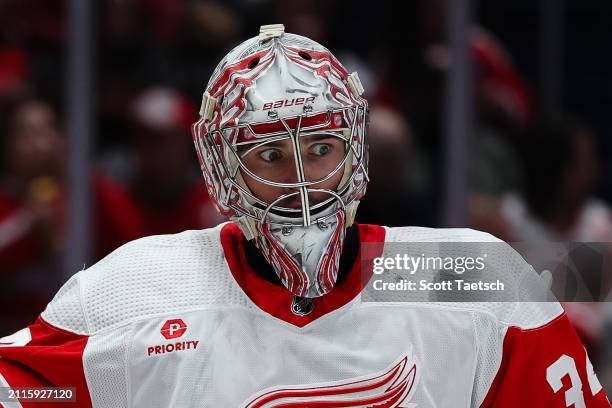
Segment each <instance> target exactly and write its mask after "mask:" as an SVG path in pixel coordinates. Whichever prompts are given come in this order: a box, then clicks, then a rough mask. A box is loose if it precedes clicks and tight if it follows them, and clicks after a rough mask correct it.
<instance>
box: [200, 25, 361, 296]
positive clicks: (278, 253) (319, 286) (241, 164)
mask: <svg viewBox="0 0 612 408" xmlns="http://www.w3.org/2000/svg"><path fill="white" fill-rule="evenodd" d="M362 93H363V88H362V86H361V83H360V81H359V78H358V76H357V74H356V73H352V74H349V73H348V72H347V70H346V69H345V68H344V67H343V66H342V64H340V62H339V61H338V60H337V59H336V58H335V57H334V56H333V55H332V54H331V53H330V52H329V50H327V49H326V48H325V47H323V46H321V45H320V44H318V43H316V42H314V41H312V40H310V39H308V38H306V37H302V36H299V35H294V34H289V33H285V32H284V27H283V26H282V25H280V24H278V25H269V26H262V27H261V29H260V34H259V36H258V37H254V38H251V39H249V40H247V41H245V42H244V43H242V44H240V45H239V46H237V47H236V48H234V49H233V50H232V51H230V53H229V54H227V56H226V57H225V58H224V59H223V60H222V61H221V62H220V63H219V65H218V66H217V68H216V69H215V71H214V72H213V75H212V77H211V79H210V81H209V83H208V85H207V87H206V90H205V92H204V96H203V100H202V107H201V109H200V119H199V120H198V121H197V122H196V123H195V124H194V125H193V127H192V134H193V138H194V142H195V146H196V150H197V153H198V158H199V161H200V165H201V168H202V172H203V174H204V179H205V181H206V185H207V188H208V192H209V194H210V196H211V198H212V199H213V201H214V202H215V204H216V206H217V209H218V210H219V211H220V212H221V214H223V215H225V216H227V217H230V219H232V220H233V221H234V222H236V223H237V225H238V226H239V227H240V229H241V230H242V231H243V233H244V235H245V237H246V238H247V239H248V240H253V242H254V244H255V245H256V246H257V248H258V249H259V250H260V251H261V252H262V254H263V255H264V257H265V258H266V260H267V261H268V262H269V263H270V265H271V266H272V267H273V269H274V271H275V272H276V274H277V275H278V277H279V278H280V280H281V281H282V283H283V284H284V285H285V286H286V287H287V289H288V290H289V291H291V292H292V293H293V294H294V295H296V296H301V297H310V298H311V297H318V296H322V295H324V294H326V293H328V292H329V291H330V290H331V289H332V288H333V287H334V285H335V283H336V279H337V275H338V267H339V261H340V253H341V251H342V245H343V242H344V237H345V232H346V229H347V228H348V227H349V226H350V225H351V224H352V223H353V220H354V216H355V211H356V209H357V205H358V204H359V199H360V198H361V197H362V196H363V194H364V193H365V189H366V184H367V149H366V145H365V140H364V139H365V135H366V121H367V120H366V119H367V110H368V107H367V102H366V100H365V99H363V98H362V97H361V94H362ZM253 163H256V164H255V165H253ZM330 183H331V184H330ZM261 186H264V189H267V191H268V194H258V192H257V190H261ZM270 192H272V194H270Z"/></svg>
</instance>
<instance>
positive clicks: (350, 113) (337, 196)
mask: <svg viewBox="0 0 612 408" xmlns="http://www.w3.org/2000/svg"><path fill="white" fill-rule="evenodd" d="M274 116H275V112H274V111H270V112H269V114H268V117H271V118H274ZM366 116H367V107H366V106H362V105H351V106H347V107H341V108H336V109H329V110H327V111H324V112H308V110H307V109H305V112H304V113H303V114H301V115H296V116H289V117H283V118H275V119H274V120H270V121H266V122H258V123H244V124H238V125H235V126H225V127H221V128H219V129H213V130H210V131H208V132H206V131H205V130H204V129H205V127H204V126H202V124H200V125H198V124H196V132H197V133H196V134H197V138H196V149H197V150H198V155H199V156H200V160H201V162H202V167H203V170H204V173H205V177H206V176H207V174H206V173H207V172H208V176H210V177H211V181H213V182H216V183H215V188H214V189H213V191H210V188H209V191H210V192H211V193H213V194H214V195H215V197H214V198H215V199H216V200H217V203H218V205H219V206H220V207H221V209H222V210H225V211H224V212H225V213H226V214H227V215H230V216H238V217H239V216H246V217H249V218H251V219H253V220H255V221H257V222H260V223H266V224H270V225H280V226H287V225H296V226H297V225H301V226H304V227H308V226H310V225H313V224H315V223H316V224H318V225H319V226H324V225H325V221H326V220H327V219H328V218H330V217H334V216H335V215H336V214H337V213H338V212H339V211H346V207H347V206H348V205H349V204H351V203H352V202H353V201H355V200H358V199H359V198H360V197H361V196H362V195H363V193H364V192H365V186H366V184H367V181H368V179H367V148H366V144H365V140H364V139H365V134H366ZM312 135H325V136H329V137H333V138H338V139H340V140H342V142H343V143H344V154H343V157H342V159H341V160H340V162H338V163H337V165H336V166H335V167H334V168H333V169H332V170H331V171H330V172H329V173H328V174H326V175H325V176H323V177H320V178H318V179H315V180H307V178H306V177H305V174H304V163H303V158H302V153H301V149H300V140H301V138H304V137H307V136H312ZM283 140H289V141H290V142H291V146H292V151H293V159H294V164H295V166H294V167H295V172H296V180H297V182H294V183H287V182H279V181H274V180H269V179H266V178H263V177H261V176H259V175H257V174H255V173H254V172H253V171H252V170H251V169H249V167H248V166H247V165H246V164H245V163H244V160H243V159H244V158H245V157H246V156H247V155H248V154H250V153H251V152H252V151H253V150H255V149H257V148H258V147H261V146H265V145H267V144H269V143H273V142H277V141H283ZM206 167H208V168H206ZM339 172H342V173H343V176H342V180H341V181H340V184H339V185H338V187H337V188H336V190H335V191H334V190H331V189H327V188H316V187H312V186H314V185H316V184H320V183H322V182H325V181H327V180H329V179H330V178H332V177H334V175H336V174H338V173H339ZM243 176H247V177H250V178H252V179H253V180H256V181H257V182H259V183H262V184H265V185H267V186H271V187H277V188H283V189H291V190H295V191H291V192H285V193H283V194H281V195H280V196H278V197H277V198H276V199H274V200H273V201H271V202H266V201H264V200H262V199H261V198H259V197H256V196H255V195H254V194H253V193H252V192H251V191H250V190H249V189H248V188H247V186H246V184H245V183H244V180H243V178H242V177H243ZM309 193H323V194H326V195H328V196H329V197H328V198H326V199H324V200H322V201H321V202H319V203H316V204H313V205H311V204H310V200H309ZM296 196H299V198H300V204H301V205H300V208H291V207H287V206H283V205H281V203H282V202H283V201H286V200H287V199H290V198H292V197H296Z"/></svg>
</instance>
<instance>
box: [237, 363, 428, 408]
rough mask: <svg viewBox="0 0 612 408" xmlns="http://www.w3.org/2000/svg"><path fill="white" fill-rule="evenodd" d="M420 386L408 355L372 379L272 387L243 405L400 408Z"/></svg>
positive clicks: (249, 407) (261, 407)
mask: <svg viewBox="0 0 612 408" xmlns="http://www.w3.org/2000/svg"><path fill="white" fill-rule="evenodd" d="M416 383H417V365H416V363H414V362H411V364H409V361H408V356H404V357H402V358H400V359H399V361H396V362H394V363H393V364H392V365H391V367H390V368H387V369H385V370H384V371H383V372H382V373H376V374H374V375H372V376H366V377H359V378H352V379H348V380H343V381H340V382H335V383H328V384H318V385H306V386H298V387H287V388H280V387H276V388H272V389H268V390H266V391H264V393H263V394H261V395H259V396H258V397H256V398H254V399H252V400H251V401H250V402H248V403H246V404H244V405H243V407H244V408H275V407H276V408H278V407H283V408H298V407H299V408H309V407H313V408H314V407H317V408H319V407H321V408H340V407H357V408H401V407H407V405H403V403H406V402H408V401H409V400H410V398H411V397H412V394H413V393H414V389H415V387H414V386H415V384H416Z"/></svg>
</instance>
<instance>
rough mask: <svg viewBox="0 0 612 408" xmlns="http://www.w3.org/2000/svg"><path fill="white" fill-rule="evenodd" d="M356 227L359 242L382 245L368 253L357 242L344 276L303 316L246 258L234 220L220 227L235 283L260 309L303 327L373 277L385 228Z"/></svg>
mask: <svg viewBox="0 0 612 408" xmlns="http://www.w3.org/2000/svg"><path fill="white" fill-rule="evenodd" d="M356 226H357V229H358V237H359V244H362V243H366V242H367V243H380V244H381V245H375V246H373V247H372V248H375V249H373V250H368V251H367V252H368V253H367V254H365V253H364V252H363V250H362V245H358V247H359V248H358V250H357V256H356V257H355V260H354V262H353V265H352V266H351V267H350V268H349V270H348V272H347V274H346V276H345V277H344V279H342V280H341V281H340V282H338V283H337V284H336V286H335V287H334V288H333V289H332V290H331V291H330V292H329V293H328V294H326V295H324V296H321V297H318V298H314V299H313V306H314V307H313V309H312V311H311V312H310V313H309V314H306V315H303V316H302V315H296V314H294V313H293V312H292V311H291V304H292V302H293V294H292V293H291V292H289V291H288V290H287V289H286V288H285V287H284V286H281V285H278V284H276V283H273V282H271V281H270V280H267V279H265V278H264V277H262V276H260V274H258V273H256V272H255V271H254V270H253V268H252V267H251V265H250V263H249V262H248V261H247V251H246V248H245V243H244V238H243V237H244V236H243V234H242V231H240V229H239V228H238V226H237V225H236V224H234V223H233V222H230V223H228V224H226V225H225V226H224V227H223V228H222V229H221V245H222V246H223V251H224V253H225V258H226V260H227V263H228V265H229V268H230V271H231V273H232V275H233V277H234V279H235V280H236V283H238V285H239V286H240V288H241V289H242V291H243V292H244V293H245V294H246V295H247V296H248V297H249V299H251V301H252V302H253V303H255V305H256V306H257V307H258V308H259V309H261V310H262V311H264V312H266V313H268V314H270V315H272V316H274V317H276V318H277V319H280V320H283V321H285V322H287V323H290V324H292V325H294V326H297V327H304V326H306V325H307V324H309V323H311V322H313V321H315V320H316V319H318V318H319V317H321V316H324V315H326V314H328V313H330V312H333V311H334V310H336V309H338V308H340V307H342V306H344V305H345V304H347V303H348V302H350V301H351V300H353V299H354V298H355V297H356V296H357V295H358V294H359V293H361V291H362V289H363V288H364V286H365V285H366V284H367V283H368V281H369V280H370V278H371V277H372V260H373V258H375V257H376V256H379V255H380V254H381V253H382V243H383V242H384V238H385V229H384V228H383V227H380V226H378V225H368V224H356ZM368 248H369V249H370V248H371V247H370V246H368Z"/></svg>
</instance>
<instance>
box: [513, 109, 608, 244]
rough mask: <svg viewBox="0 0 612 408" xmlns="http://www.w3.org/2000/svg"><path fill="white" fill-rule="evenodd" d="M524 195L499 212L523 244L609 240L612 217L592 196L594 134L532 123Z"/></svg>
mask: <svg viewBox="0 0 612 408" xmlns="http://www.w3.org/2000/svg"><path fill="white" fill-rule="evenodd" d="M522 150H523V154H522V155H523V157H524V166H525V175H526V177H525V188H524V194H523V195H516V194H509V195H507V196H506V197H505V198H504V203H503V213H504V215H505V217H506V219H507V220H508V221H509V222H510V223H511V224H512V226H513V230H514V231H513V234H514V236H515V238H516V239H517V240H521V241H545V240H548V241H572V240H573V241H586V242H593V241H594V242H599V241H603V242H606V241H612V213H611V211H610V208H609V207H608V205H607V204H605V203H603V202H602V201H600V200H598V199H596V198H595V197H594V192H595V188H596V186H597V183H598V178H599V171H600V170H599V169H600V167H599V159H598V156H597V148H596V141H595V137H594V135H593V134H592V132H591V131H590V130H589V129H588V128H586V127H584V126H582V125H578V124H571V123H568V122H567V121H564V120H561V119H555V120H546V121H542V122H540V123H538V124H536V125H535V126H534V127H533V128H532V129H531V131H530V132H529V133H528V135H527V137H526V138H525V143H524V147H523V149H522Z"/></svg>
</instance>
